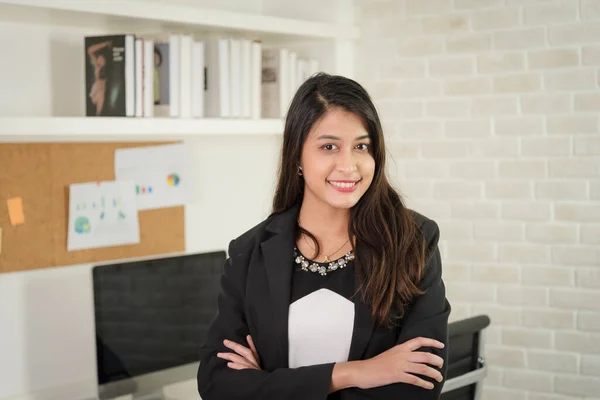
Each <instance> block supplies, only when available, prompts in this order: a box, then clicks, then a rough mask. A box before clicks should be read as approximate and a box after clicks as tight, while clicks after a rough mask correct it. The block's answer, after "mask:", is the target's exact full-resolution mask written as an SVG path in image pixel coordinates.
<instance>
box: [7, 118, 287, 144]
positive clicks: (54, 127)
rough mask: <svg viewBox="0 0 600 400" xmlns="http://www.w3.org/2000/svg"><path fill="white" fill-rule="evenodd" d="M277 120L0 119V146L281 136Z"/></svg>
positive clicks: (281, 128) (279, 123)
mask: <svg viewBox="0 0 600 400" xmlns="http://www.w3.org/2000/svg"><path fill="white" fill-rule="evenodd" d="M283 126H284V123H283V120H280V119H260V120H252V119H212V118H204V119H183V118H181V119H180V118H126V117H31V118H29V117H8V118H0V143H25V142H108V141H110V142H121V141H123V142H125V141H126V142H129V141H133V142H137V141H148V140H183V139H186V138H194V137H201V136H206V135H220V136H222V135H282V134H283Z"/></svg>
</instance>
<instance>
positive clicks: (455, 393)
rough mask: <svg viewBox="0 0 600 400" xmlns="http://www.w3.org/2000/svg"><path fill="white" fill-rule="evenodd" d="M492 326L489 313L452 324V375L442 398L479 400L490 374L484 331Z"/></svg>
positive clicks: (450, 359) (447, 380) (444, 388)
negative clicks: (487, 376) (485, 380)
mask: <svg viewBox="0 0 600 400" xmlns="http://www.w3.org/2000/svg"><path fill="white" fill-rule="evenodd" d="M489 325H490V318H489V317H488V316H487V315H478V316H475V317H471V318H467V319H463V320H460V321H455V322H452V323H450V324H449V325H448V340H449V343H448V360H447V362H448V374H447V377H446V382H445V383H444V387H443V389H442V396H441V397H440V400H479V399H480V398H481V390H482V385H483V382H482V381H483V378H485V376H486V374H487V367H486V365H485V358H484V343H483V330H484V329H485V328H487V327H488V326H489Z"/></svg>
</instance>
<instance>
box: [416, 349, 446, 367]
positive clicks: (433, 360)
mask: <svg viewBox="0 0 600 400" xmlns="http://www.w3.org/2000/svg"><path fill="white" fill-rule="evenodd" d="M408 361H410V362H414V363H421V364H429V365H433V366H435V367H438V368H442V366H443V365H444V359H443V358H442V357H439V356H436V355H435V354H431V353H425V352H419V351H415V352H411V353H410V355H409V356H408Z"/></svg>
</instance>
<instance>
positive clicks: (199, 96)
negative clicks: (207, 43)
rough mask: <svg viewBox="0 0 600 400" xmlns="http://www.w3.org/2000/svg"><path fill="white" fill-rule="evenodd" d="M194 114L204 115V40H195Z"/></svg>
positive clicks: (193, 64)
mask: <svg viewBox="0 0 600 400" xmlns="http://www.w3.org/2000/svg"><path fill="white" fill-rule="evenodd" d="M192 87H193V89H192V116H193V117H195V118H202V117H203V116H204V42H202V41H198V42H194V44H193V50H192Z"/></svg>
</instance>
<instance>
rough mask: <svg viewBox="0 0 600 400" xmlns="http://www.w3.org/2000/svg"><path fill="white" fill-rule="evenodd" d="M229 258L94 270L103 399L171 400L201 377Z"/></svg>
mask: <svg viewBox="0 0 600 400" xmlns="http://www.w3.org/2000/svg"><path fill="white" fill-rule="evenodd" d="M225 258H226V255H225V251H216V252H209V253H199V254H186V255H179V256H168V257H164V258H151V259H144V260H137V261H125V262H119V263H114V264H106V265H97V266H94V267H93V268H92V276H93V289H94V313H95V323H96V355H97V357H96V358H97V376H98V397H99V398H100V399H111V398H114V397H118V396H121V395H125V394H133V398H134V399H164V397H163V387H164V386H165V385H168V384H171V383H175V382H180V381H184V380H188V379H192V378H193V377H195V376H196V373H197V369H198V363H199V358H200V357H199V350H200V347H201V346H202V344H204V342H205V340H206V336H207V331H208V327H209V325H210V323H211V322H212V320H213V319H214V318H215V316H216V312H217V296H218V292H219V287H220V277H221V273H222V270H223V265H224V262H225Z"/></svg>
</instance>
